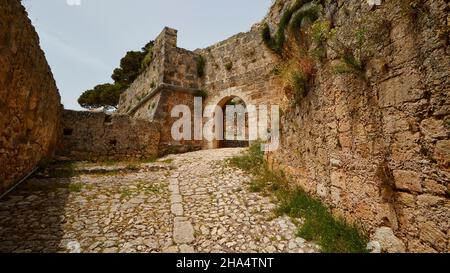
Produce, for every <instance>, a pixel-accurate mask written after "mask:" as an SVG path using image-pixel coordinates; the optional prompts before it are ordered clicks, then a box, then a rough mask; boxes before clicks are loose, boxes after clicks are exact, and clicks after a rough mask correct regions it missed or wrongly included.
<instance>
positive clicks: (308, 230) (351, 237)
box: [230, 143, 369, 253]
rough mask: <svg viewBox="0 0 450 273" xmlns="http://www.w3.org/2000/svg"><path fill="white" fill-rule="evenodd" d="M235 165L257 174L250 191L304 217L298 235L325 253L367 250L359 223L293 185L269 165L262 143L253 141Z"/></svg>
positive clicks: (279, 210) (281, 211) (280, 209)
mask: <svg viewBox="0 0 450 273" xmlns="http://www.w3.org/2000/svg"><path fill="white" fill-rule="evenodd" d="M230 163H231V165H233V166H235V167H238V168H241V169H243V170H245V171H248V172H250V173H252V174H253V175H255V178H254V179H253V181H252V182H251V185H250V190H251V191H253V192H262V193H264V194H267V193H270V194H271V195H273V196H275V197H276V199H277V200H278V203H279V204H278V206H277V208H276V211H275V213H276V214H277V215H280V216H281V215H285V214H286V215H288V216H290V217H292V218H302V219H304V223H303V224H302V225H301V226H300V227H299V230H298V236H300V237H302V238H304V239H306V240H309V241H316V242H318V243H319V245H320V246H321V251H322V252H324V253H367V252H368V251H367V249H366V246H367V243H368V241H369V240H368V236H367V235H366V233H365V231H364V229H362V228H361V227H360V226H358V225H351V224H349V223H347V222H346V221H345V220H343V219H340V218H335V217H333V215H332V214H331V213H330V211H329V209H328V208H327V207H326V206H325V205H324V204H323V203H322V202H321V201H320V200H319V199H317V198H315V197H312V196H311V195H309V194H308V193H307V192H305V191H304V190H303V189H301V188H294V189H293V188H291V187H290V185H291V184H292V183H290V181H289V179H288V178H287V177H286V175H284V174H283V173H281V172H274V171H272V170H270V169H269V168H268V167H267V164H266V162H265V161H264V153H263V152H262V151H261V149H260V143H255V144H253V145H252V146H251V147H250V149H249V151H248V152H247V153H245V154H243V155H241V156H237V157H234V158H232V159H231V160H230Z"/></svg>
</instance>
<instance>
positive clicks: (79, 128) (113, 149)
mask: <svg viewBox="0 0 450 273" xmlns="http://www.w3.org/2000/svg"><path fill="white" fill-rule="evenodd" d="M62 127H63V132H61V133H62V134H63V139H62V141H61V144H60V148H59V149H58V151H57V154H58V155H59V156H64V157H67V158H69V159H71V160H88V161H102V160H131V159H151V158H155V157H157V156H158V145H159V138H160V132H159V130H160V129H159V126H158V124H155V123H153V122H149V121H147V120H139V119H131V118H130V117H129V116H127V115H112V116H111V115H107V114H105V113H102V112H100V113H94V112H77V111H71V110H64V112H63V117H62Z"/></svg>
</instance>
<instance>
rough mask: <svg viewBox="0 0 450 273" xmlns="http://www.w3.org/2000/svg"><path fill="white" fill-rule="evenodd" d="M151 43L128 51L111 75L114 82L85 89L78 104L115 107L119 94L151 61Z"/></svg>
mask: <svg viewBox="0 0 450 273" xmlns="http://www.w3.org/2000/svg"><path fill="white" fill-rule="evenodd" d="M153 45H154V41H150V42H148V43H147V44H146V45H145V46H144V47H143V48H142V49H141V50H140V51H128V52H127V53H126V55H125V56H124V57H123V58H122V59H121V60H120V67H118V68H116V69H114V71H113V74H112V75H111V78H112V79H113V80H114V83H113V84H111V83H105V84H99V85H97V86H95V87H94V88H93V89H90V90H87V91H85V92H84V93H83V94H82V95H81V96H80V98H79V99H78V103H79V104H80V106H81V107H83V108H86V109H96V108H100V107H103V108H116V107H117V105H118V103H119V99H120V95H121V94H122V93H123V92H124V91H125V90H126V89H127V88H128V87H129V86H130V85H131V84H132V83H133V82H134V81H135V80H136V78H137V77H138V76H139V75H140V74H141V73H142V72H143V71H145V69H146V68H147V67H148V66H149V64H150V63H151V62H152V58H153Z"/></svg>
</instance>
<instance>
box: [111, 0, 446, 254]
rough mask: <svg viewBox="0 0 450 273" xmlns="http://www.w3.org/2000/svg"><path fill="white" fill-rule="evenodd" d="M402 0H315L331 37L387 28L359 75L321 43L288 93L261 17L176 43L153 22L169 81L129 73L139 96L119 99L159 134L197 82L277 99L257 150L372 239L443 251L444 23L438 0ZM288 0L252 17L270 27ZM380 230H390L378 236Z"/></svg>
mask: <svg viewBox="0 0 450 273" xmlns="http://www.w3.org/2000/svg"><path fill="white" fill-rule="evenodd" d="M404 2H406V3H407V6H406V7H407V8H408V5H409V3H408V1H407V0H395V1H394V0H392V1H382V5H381V6H375V7H369V5H368V4H367V1H360V0H343V1H331V2H328V1H324V3H325V7H324V11H325V13H326V17H327V20H331V21H333V25H334V27H335V28H336V30H337V35H339V36H342V37H341V38H342V39H344V40H345V39H347V38H348V37H352V36H351V35H354V33H353V31H354V30H355V29H356V28H357V27H359V26H361V25H362V24H364V23H367V22H363V20H362V19H363V18H367V17H370V18H372V19H375V22H376V21H378V22H380V23H386V25H385V26H384V28H383V29H382V31H380V33H373V36H380V37H381V36H382V34H384V32H387V37H384V38H383V39H384V40H383V41H381V42H380V43H379V44H378V46H377V47H376V49H375V51H376V53H377V54H375V55H374V56H376V57H373V58H371V59H370V61H369V62H368V64H367V67H365V71H364V73H365V78H366V79H362V78H360V77H356V76H352V75H351V74H346V75H338V74H336V72H335V68H334V67H335V64H336V62H338V59H339V56H338V55H337V54H336V53H333V50H331V49H330V48H327V53H328V54H327V58H326V60H324V62H323V63H320V64H319V63H317V64H316V69H315V71H314V77H313V80H312V81H311V83H310V85H311V88H310V91H309V92H308V95H307V96H306V97H305V98H303V99H302V100H301V101H300V102H298V103H297V104H295V103H293V102H292V97H291V94H285V92H286V89H285V88H284V86H283V81H282V79H281V78H280V77H278V76H276V75H275V73H273V71H274V68H276V66H277V64H279V63H281V64H283V61H282V62H280V61H281V60H280V59H279V58H278V57H277V56H276V55H275V54H273V53H272V52H271V51H270V50H269V49H268V48H267V47H266V46H265V45H264V43H263V41H262V38H261V28H262V25H261V24H256V25H255V26H253V27H252V29H251V30H250V31H249V32H247V33H240V34H238V35H236V36H233V37H231V38H229V39H227V40H225V41H223V42H220V43H218V44H216V45H213V46H211V47H208V48H206V49H199V50H196V51H195V52H194V53H190V52H187V51H185V50H181V49H178V48H176V31H174V30H170V29H165V30H164V31H163V33H162V34H161V35H160V38H158V40H159V43H160V44H169V45H170V46H167V47H165V49H167V48H171V49H172V50H168V51H167V50H162V49H161V50H158V51H157V52H158V53H157V54H161V55H163V56H164V57H161V58H164V60H165V61H164V62H163V63H164V65H163V67H164V68H163V69H162V71H161V70H160V71H159V73H162V74H161V75H160V76H159V78H162V79H163V80H162V82H161V84H169V83H170V85H165V86H162V87H161V88H156V89H153V90H154V92H149V90H151V89H150V88H149V85H148V84H149V80H148V79H147V78H148V76H141V77H140V78H139V79H138V80H137V81H136V82H135V84H133V86H132V87H131V88H130V90H128V91H127V94H126V95H124V97H129V96H130V94H135V93H136V92H137V91H136V90H142V92H144V94H146V95H145V96H144V99H143V101H142V102H141V103H137V104H136V103H135V102H134V103H132V105H131V106H130V105H129V104H128V105H127V104H124V105H121V108H120V109H124V108H131V109H133V111H132V112H131V114H132V115H134V116H135V117H139V118H144V117H148V118H150V119H151V120H155V121H157V122H158V123H160V124H161V125H162V128H163V129H162V130H163V133H162V143H170V142H171V140H170V135H169V132H170V128H171V126H172V123H173V121H174V119H173V118H170V111H171V109H170V106H173V105H176V104H180V103H184V104H186V105H189V106H190V107H192V101H193V98H191V95H192V94H195V90H197V89H203V90H205V91H207V92H208V97H207V99H206V101H205V104H213V105H220V106H223V104H224V103H226V102H227V100H229V99H231V98H234V97H240V98H241V99H242V100H243V101H244V103H245V104H280V105H281V106H282V110H283V113H284V114H283V118H282V120H283V121H282V147H281V149H280V150H279V151H277V152H275V153H273V154H270V155H268V159H269V160H270V161H271V163H272V164H273V166H274V167H276V168H279V169H284V170H285V171H286V172H287V173H288V174H290V175H291V176H292V177H293V181H294V183H296V184H298V185H300V186H302V187H303V188H305V189H306V190H308V191H309V192H310V193H312V194H313V195H316V196H317V197H319V198H321V199H322V200H323V201H324V202H325V203H326V204H328V205H329V206H330V207H331V209H332V211H333V213H334V214H336V215H339V216H344V217H345V218H346V219H347V220H349V221H358V222H359V221H360V222H362V223H363V224H364V225H365V227H366V228H367V229H368V230H369V232H370V233H371V234H374V233H376V236H374V239H377V240H385V239H386V240H390V241H391V242H396V247H395V248H393V247H392V248H390V249H389V248H386V247H385V245H386V244H384V242H383V247H384V250H388V251H399V250H400V251H402V250H403V251H404V250H407V251H429V252H433V251H440V252H445V251H448V250H449V248H450V246H449V235H450V231H449V230H450V223H449V221H450V203H449V192H450V188H449V187H450V186H449V181H450V174H449V167H450V165H449V164H450V163H449V162H450V161H449V158H450V147H449V146H450V141H449V137H450V132H449V128H450V127H449V120H450V117H449V115H450V95H449V94H450V92H449V91H450V90H449V86H450V85H449V71H450V59H449V49H448V37H446V36H445V35H447V36H448V33H447V34H445V33H446V32H445V31H444V39H442V30H443V29H444V30H445V29H446V28H448V27H449V18H448V14H449V12H448V11H449V6H448V3H447V2H448V1H444V0H433V1H431V0H428V1H425V0H424V1H420V4H421V5H423V7H422V6H421V7H419V9H416V10H415V11H414V12H415V13H416V12H417V13H418V14H415V15H412V14H408V13H410V11H406V12H405V10H404V7H405V6H404ZM292 3H294V0H278V1H276V2H275V4H274V5H273V7H272V8H271V10H270V12H269V14H268V16H267V17H266V18H265V19H264V22H267V23H268V24H269V26H270V28H271V29H272V33H273V32H274V30H275V29H276V28H277V26H278V23H279V22H280V18H281V16H282V15H283V13H284V12H285V11H286V10H287V8H288V7H289V6H290V5H292ZM372 22H373V21H372ZM438 33H441V34H440V35H438ZM378 38H379V37H378ZM378 38H377V39H378ZM164 40H165V41H166V42H164ZM288 41H289V40H288ZM309 49H311V48H309ZM285 50H287V51H290V50H292V48H290V47H289V46H287V47H286V48H285ZM290 53H291V55H293V54H294V52H290ZM200 55H201V56H203V57H204V58H205V60H206V65H205V75H204V76H203V77H201V78H200V77H198V75H195V67H196V62H195V60H196V58H197V56H200ZM167 56H170V58H169V57H167ZM155 60H158V57H157V56H156V57H155ZM285 61H286V60H284V62H285ZM177 69H179V70H180V72H176V71H178V70H177ZM174 71H175V72H174ZM166 72H168V73H166ZM169 74H170V76H168V75H169ZM155 77H156V76H155ZM139 92H140V91H139ZM192 97H193V96H192ZM124 101H127V103H128V101H129V100H124ZM167 102H170V103H167ZM172 144H173V143H172ZM205 147H217V146H216V145H205ZM379 227H385V228H383V229H378V228H379ZM391 230H392V231H393V233H394V234H395V236H397V237H399V238H400V239H401V240H398V239H396V238H393V235H392V236H391V237H389V236H390V231H391Z"/></svg>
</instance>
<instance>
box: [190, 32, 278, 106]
mask: <svg viewBox="0 0 450 273" xmlns="http://www.w3.org/2000/svg"><path fill="white" fill-rule="evenodd" d="M196 52H197V53H198V54H200V55H202V56H204V58H205V60H206V66H205V76H204V78H203V79H202V88H203V89H204V90H205V91H207V92H208V98H207V100H206V104H218V103H219V101H221V100H222V99H223V98H225V97H227V96H228V97H234V96H236V97H240V98H241V99H242V100H243V101H244V102H245V103H246V104H254V105H258V104H267V103H271V104H279V103H280V98H282V96H281V94H282V89H281V88H280V81H279V79H278V77H276V76H275V75H274V74H273V73H272V71H273V69H274V67H275V64H276V63H277V61H278V59H277V57H276V56H275V55H274V54H273V53H272V52H271V51H270V50H268V49H267V47H265V46H264V43H263V41H262V38H261V25H260V24H256V25H254V26H253V27H252V29H251V30H250V31H249V32H245V33H240V34H237V35H235V36H233V37H231V38H229V39H227V40H225V41H222V42H220V43H217V44H215V45H213V46H210V47H208V48H206V49H202V50H197V51H196Z"/></svg>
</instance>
